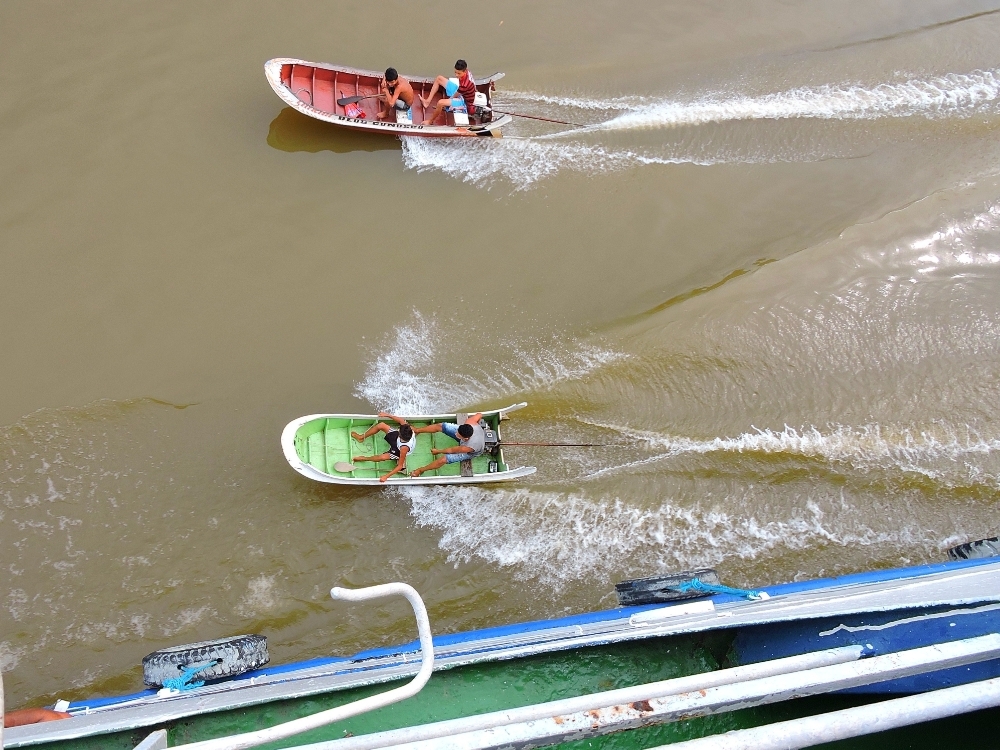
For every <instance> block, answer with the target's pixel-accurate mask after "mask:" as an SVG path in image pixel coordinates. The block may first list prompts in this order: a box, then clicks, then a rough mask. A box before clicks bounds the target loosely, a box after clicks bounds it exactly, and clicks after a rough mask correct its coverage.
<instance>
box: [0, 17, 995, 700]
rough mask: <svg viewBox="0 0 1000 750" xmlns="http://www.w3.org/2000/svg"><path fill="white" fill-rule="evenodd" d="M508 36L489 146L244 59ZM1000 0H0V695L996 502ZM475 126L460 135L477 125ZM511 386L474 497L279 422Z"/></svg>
mask: <svg viewBox="0 0 1000 750" xmlns="http://www.w3.org/2000/svg"><path fill="white" fill-rule="evenodd" d="M283 56H288V57H299V58H303V59H307V60H318V61H327V62H336V63H340V64H346V65H353V66H357V67H362V68H372V69H383V68H385V67H387V66H389V65H392V66H395V67H397V68H399V70H400V71H401V72H402V73H403V74H406V73H412V74H414V75H433V74H437V73H447V72H449V71H450V69H451V67H452V63H453V62H454V60H455V59H456V58H457V57H464V58H466V59H467V60H468V61H469V64H470V68H471V70H472V71H473V73H474V74H475V75H479V76H486V75H489V74H490V73H492V72H494V71H497V70H501V71H504V72H505V73H506V74H507V76H506V78H505V79H504V80H503V81H501V82H500V83H499V85H498V93H497V102H498V104H500V105H501V106H502V107H504V108H506V109H509V110H512V111H515V112H520V113H525V114H534V115H539V116H543V117H549V118H554V119H560V120H567V121H570V122H575V123H580V124H583V125H586V126H587V127H584V128H571V127H565V126H558V125H548V124H544V123H539V122H537V121H532V120H526V119H519V120H517V121H516V122H515V123H514V124H513V125H512V126H510V127H509V128H508V129H507V130H506V132H505V137H504V138H503V139H500V140H492V139H458V140H457V141H430V140H424V141H421V140H419V139H416V140H414V141H412V142H406V143H402V142H400V141H399V140H397V139H394V138H392V137H389V136H378V135H372V136H368V135H359V134H353V133H343V132H338V131H337V130H336V129H335V128H333V127H332V126H328V125H325V124H322V123H318V122H315V121H311V120H308V119H307V118H305V117H303V116H301V115H299V114H298V113H296V112H294V111H293V110H291V109H289V108H286V107H285V105H284V104H283V103H282V102H281V101H280V100H279V99H278V98H277V97H276V96H275V95H274V93H273V92H272V91H271V90H270V88H269V87H268V85H267V83H266V82H265V80H264V75H263V63H264V61H265V60H267V59H268V58H272V57H283ZM998 133H1000V11H998V10H997V9H996V7H995V5H994V4H990V3H986V2H971V1H962V2H958V1H954V2H948V1H946V0H941V1H939V2H914V1H913V0H908V1H906V2H904V1H903V0H898V1H885V2H873V0H864V1H863V2H862V1H861V0H843V2H837V3H825V4H823V3H787V2H779V1H778V0H728V1H721V0H720V1H718V2H701V3H690V2H686V1H682V0H678V1H676V2H673V1H672V2H665V1H664V2H658V3H635V2H624V1H623V2H599V1H596V0H577V1H576V2H568V1H567V0H558V1H552V2H547V3H544V4H539V3H533V2H509V3H495V2H479V1H478V0H469V1H468V2H464V3H461V4H459V5H456V4H454V3H444V2H435V1H434V0H416V1H414V2H405V3H404V2H340V3H336V4H333V3H327V2H318V1H315V0H313V1H307V0H291V1H289V2H283V3H265V2H259V1H258V0H241V2H223V1H221V0H220V1H219V2H213V3H196V2H185V1H181V0H176V1H174V2H166V3H164V2H134V1H133V0H129V1H128V2H125V1H123V0H101V2H93V3H72V2H49V1H47V0H4V1H3V2H2V3H0V135H2V138H0V363H2V366H0V373H2V381H0V382H2V390H0V550H2V557H0V562H2V567H0V665H2V668H3V671H4V682H5V686H6V689H7V695H8V705H10V706H11V707H17V706H21V705H39V704H42V703H44V702H46V701H49V700H51V698H52V697H53V696H56V695H58V696H60V697H65V698H76V697H83V696H88V695H93V694H96V693H109V692H113V691H114V692H118V691H122V692H124V691H130V690H134V689H137V688H138V687H139V686H140V674H141V673H140V670H139V666H138V665H139V662H140V659H141V658H142V656H143V655H144V654H146V653H148V652H150V651H152V650H154V649H156V648H159V647H163V646H167V645H174V644H179V643H188V642H192V641H198V640H203V639H208V638H215V637H221V636H224V635H230V634H236V633H242V632H260V633H264V634H266V635H267V636H268V638H269V643H270V650H271V654H272V659H273V660H274V661H276V662H286V661H289V660H293V659H303V658H307V657H314V656H318V655H323V654H329V653H348V652H353V651H356V650H359V649H361V648H364V647H367V646H376V645H381V644H386V643H390V642H399V641H401V640H403V639H408V638H410V637H412V627H413V626H412V622H411V618H410V617H409V615H408V614H407V610H406V609H405V605H403V606H395V605H391V606H390V605H385V606H374V605H369V606H353V607H352V606H350V605H342V604H334V603H333V602H332V601H331V600H330V598H329V595H328V591H329V589H330V587H331V586H335V585H347V586H362V585H368V584H374V583H381V582H385V581H390V580H402V581H406V582H409V583H411V584H412V585H414V586H415V587H416V588H417V589H418V590H419V591H420V592H421V593H422V594H423V595H424V597H425V598H426V601H427V603H428V606H429V611H430V616H431V622H432V625H433V627H434V629H435V630H436V631H437V632H452V631H456V630H464V629H469V628H477V627H483V626H488V625H494V624H501V623H507V622H515V621H519V620H524V619H531V618H543V617H551V616H558V615H562V614H564V613H568V612H580V611H586V610H590V609H594V608H605V607H610V606H613V604H614V597H613V584H614V582H616V581H618V580H621V579H622V578H626V577H635V576H640V575H650V574H653V573H656V572H661V571H664V572H665V571H673V570H678V569H685V568H691V567H696V566H706V565H711V566H715V567H717V568H718V569H719V571H720V574H721V575H722V578H723V580H724V581H726V582H728V583H730V584H733V585H761V584H768V583H777V582H780V581H786V580H791V579H801V578H807V577H815V576H822V575H831V574H837V573H846V572H850V571H858V570H865V569H870V568H881V567H890V566H897V565H907V564H919V563H925V562H932V561H937V560H940V559H942V558H943V557H944V554H945V550H946V548H947V547H948V546H950V545H952V544H955V543H957V542H961V541H965V540H967V539H970V538H979V537H984V536H991V535H994V534H996V533H997V532H998V531H1000V528H998V523H997V520H996V517H997V516H996V512H997V499H998V497H1000V495H998V490H1000V416H998V413H1000V412H998V407H1000V339H998V336H1000V139H998V137H997V136H998ZM470 141H471V142H470ZM522 400H524V401H528V402H529V403H530V406H529V408H527V409H525V410H523V411H520V412H518V413H516V414H515V415H513V419H512V421H511V422H509V423H508V430H507V437H508V438H509V439H513V440H535V441H538V440H542V441H545V440H549V441H552V440H555V441H565V442H597V443H606V444H608V447H605V448H573V449H563V450H557V449H550V448H518V449H509V450H508V457H509V459H510V460H511V463H514V464H520V465H524V464H528V465H535V466H537V467H538V472H537V474H535V475H534V476H533V477H531V478H529V480H527V481H521V482H519V483H516V484H510V485H506V486H503V487H496V488H474V487H468V488H433V489H427V488H421V489H420V490H419V491H415V490H411V491H402V490H381V489H343V488H337V487H331V486H322V485H319V484H317V483H312V482H310V481H308V480H306V479H303V478H302V477H300V476H298V475H297V474H296V473H295V472H293V471H292V470H291V469H290V468H289V467H288V465H287V464H286V463H285V461H284V459H283V457H282V455H281V452H280V449H279V445H278V437H279V434H280V431H281V428H282V427H283V426H284V424H285V423H286V422H288V421H289V420H291V419H293V418H295V417H298V416H300V415H303V414H309V413H315V412H338V411H339V412H351V411H361V412H371V411H374V410H377V409H380V408H391V409H395V410H400V411H403V412H411V413H412V412H414V411H416V412H421V411H454V410H466V409H475V408H477V407H500V406H505V405H508V404H511V403H515V402H518V401H522Z"/></svg>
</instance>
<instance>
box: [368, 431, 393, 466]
mask: <svg viewBox="0 0 1000 750" xmlns="http://www.w3.org/2000/svg"><path fill="white" fill-rule="evenodd" d="M388 424H389V426H390V427H392V426H393V425H392V423H391V422H389V423H388ZM372 439H373V440H374V441H375V452H374V453H373V454H372V455H378V454H380V453H388V452H389V443H387V442H386V440H385V433H383V432H380V433H379V434H377V435H375V436H374V437H373V438H372ZM395 465H396V462H395V461H379V462H378V463H376V464H373V466H374V467H375V469H376V470H377V471H378V472H379V474H384V473H385V472H387V471H392V467H393V466H395Z"/></svg>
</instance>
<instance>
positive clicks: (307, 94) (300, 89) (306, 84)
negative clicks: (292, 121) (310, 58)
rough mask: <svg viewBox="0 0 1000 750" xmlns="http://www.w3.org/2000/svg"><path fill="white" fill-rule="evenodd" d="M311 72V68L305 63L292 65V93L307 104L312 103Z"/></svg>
mask: <svg viewBox="0 0 1000 750" xmlns="http://www.w3.org/2000/svg"><path fill="white" fill-rule="evenodd" d="M312 74H313V69H312V68H310V67H308V66H306V65H293V66H292V85H291V89H292V93H293V94H295V96H297V97H298V98H299V100H300V101H302V102H305V103H306V104H309V105H312V103H313V102H312V99H313V93H312Z"/></svg>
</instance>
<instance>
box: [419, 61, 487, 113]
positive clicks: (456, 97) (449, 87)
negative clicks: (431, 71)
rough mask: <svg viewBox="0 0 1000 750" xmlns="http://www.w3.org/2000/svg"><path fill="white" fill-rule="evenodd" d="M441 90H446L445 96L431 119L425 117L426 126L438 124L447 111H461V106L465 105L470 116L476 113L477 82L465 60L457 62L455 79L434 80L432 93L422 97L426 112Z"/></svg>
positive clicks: (439, 77) (442, 77)
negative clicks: (453, 109)
mask: <svg viewBox="0 0 1000 750" xmlns="http://www.w3.org/2000/svg"><path fill="white" fill-rule="evenodd" d="M441 89H443V90H444V96H443V97H441V99H440V100H439V101H438V103H437V107H435V109H434V112H433V113H432V114H431V115H430V116H429V117H427V116H426V115H425V116H424V123H425V124H427V125H434V124H436V121H437V120H438V118H439V117H441V116H442V115H443V114H444V113H445V111H451V109H452V108H455V109H459V108H460V107H461V105H464V107H465V110H466V111H467V112H468V113H469V114H470V115H471V114H474V113H475V109H476V107H475V101H476V82H475V80H474V79H473V78H472V73H470V72H469V65H468V63H466V62H465V60H458V61H456V62H455V78H445V77H444V76H438V77H437V78H435V79H434V85H433V86H431V93H430V94H429V95H428V96H427V97H423V96H422V97H420V101H421V102H422V103H423V105H424V109H425V110H426V109H427V107H429V106H430V103H431V100H432V99H433V98H434V95H435V94H436V93H437V92H438V91H439V90H441Z"/></svg>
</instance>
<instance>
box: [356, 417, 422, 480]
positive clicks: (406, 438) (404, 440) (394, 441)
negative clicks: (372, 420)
mask: <svg viewBox="0 0 1000 750" xmlns="http://www.w3.org/2000/svg"><path fill="white" fill-rule="evenodd" d="M378 415H379V416H380V417H389V418H390V419H393V420H395V421H396V423H397V424H398V425H399V429H398V430H394V429H392V428H391V427H390V426H389V425H387V424H386V423H385V422H378V423H376V424H374V425H372V426H371V427H370V428H368V430H367V431H366V432H365V434H364V435H359V434H358V433H356V432H352V433H351V437H352V438H354V439H355V440H357V441H358V442H359V443H363V442H364V441H365V440H367V439H368V438H370V437H371V436H372V435H374V434H375V433H377V432H382V433H384V434H385V442H387V443H388V444H389V452H388V453H380V454H379V455H377V456H355V457H354V460H355V461H395V462H396V467H395V468H394V469H393V470H392V471H390V472H389V473H388V474H386V475H385V476H381V477H379V481H380V482H385V481H387V480H388V479H389V477H391V476H392V475H393V474H398V473H399V472H401V471H402V470H403V469H405V468H406V457H407V455H409V454H410V453H412V452H413V449H414V448H416V447H417V436H416V435H414V434H413V433H414V430H413V428H412V427H411V426H410V425H409V424H408V423H407V421H406V419H405V418H403V417H394V416H393V415H392V414H389V413H388V412H384V411H380V412H379V413H378Z"/></svg>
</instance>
